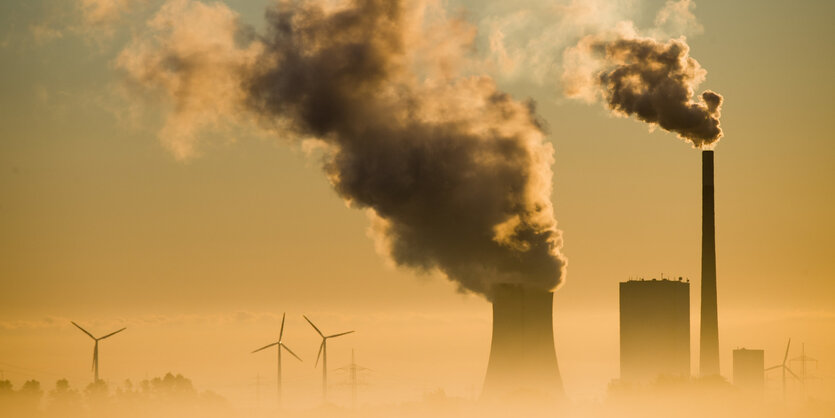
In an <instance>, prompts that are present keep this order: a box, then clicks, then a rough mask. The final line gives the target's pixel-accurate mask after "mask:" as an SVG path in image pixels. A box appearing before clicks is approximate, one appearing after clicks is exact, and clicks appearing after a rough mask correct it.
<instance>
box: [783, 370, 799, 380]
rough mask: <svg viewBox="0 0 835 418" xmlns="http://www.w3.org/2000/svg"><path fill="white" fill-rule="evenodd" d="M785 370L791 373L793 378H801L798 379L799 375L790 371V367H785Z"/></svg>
mask: <svg viewBox="0 0 835 418" xmlns="http://www.w3.org/2000/svg"><path fill="white" fill-rule="evenodd" d="M786 371H787V372H789V373H791V375H792V376H794V378H795V379H797V380H801V379H800V377H799V376H798V375H796V374H794V372H793V371H792V369H790V368H788V367H786Z"/></svg>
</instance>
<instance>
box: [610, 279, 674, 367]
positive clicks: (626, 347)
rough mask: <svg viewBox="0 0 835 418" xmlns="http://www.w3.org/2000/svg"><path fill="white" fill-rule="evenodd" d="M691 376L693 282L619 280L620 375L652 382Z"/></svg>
mask: <svg viewBox="0 0 835 418" xmlns="http://www.w3.org/2000/svg"><path fill="white" fill-rule="evenodd" d="M659 376H679V377H689V376H690V283H689V282H685V281H682V280H681V278H679V280H677V281H676V280H666V279H662V280H655V279H652V280H630V281H627V282H622V283H620V378H621V381H623V382H628V383H649V382H652V381H654V380H655V379H657V378H658V377H659Z"/></svg>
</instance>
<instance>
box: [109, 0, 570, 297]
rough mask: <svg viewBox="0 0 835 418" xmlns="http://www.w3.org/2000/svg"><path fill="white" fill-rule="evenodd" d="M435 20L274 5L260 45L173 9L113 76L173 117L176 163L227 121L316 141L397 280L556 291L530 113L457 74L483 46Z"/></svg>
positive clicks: (221, 14) (382, 2)
mask: <svg viewBox="0 0 835 418" xmlns="http://www.w3.org/2000/svg"><path fill="white" fill-rule="evenodd" d="M433 7H437V6H436V5H433V4H432V3H427V4H423V3H416V2H405V1H399V0H398V1H391V0H351V1H349V2H347V4H346V5H342V6H333V5H332V4H330V3H325V2H315V1H304V2H297V1H289V2H288V1H281V2H278V3H277V4H276V5H275V6H273V7H272V8H270V9H269V10H268V12H267V15H266V17H267V29H266V30H265V33H264V34H263V35H259V34H256V33H255V32H254V31H253V30H252V29H249V28H246V27H244V26H243V25H241V24H240V23H238V22H237V17H236V15H235V14H234V13H233V12H231V11H230V10H229V9H228V8H226V7H225V6H222V5H220V4H214V5H205V4H202V3H197V2H191V1H185V0H179V1H171V2H169V3H168V4H167V5H166V6H165V7H164V8H163V9H162V10H161V11H160V13H159V14H158V15H157V16H156V17H155V18H154V19H152V20H151V21H150V23H149V26H148V28H147V32H146V33H144V34H142V35H139V37H137V38H136V39H135V40H134V41H133V43H132V44H131V45H129V46H128V47H127V48H126V49H125V50H124V51H123V52H122V54H121V56H120V58H119V60H118V61H117V65H118V66H119V67H120V68H121V69H122V70H124V71H125V73H126V74H127V76H128V79H129V81H130V82H131V83H132V84H134V85H138V86H140V87H142V88H144V89H145V90H150V91H156V92H158V93H161V94H162V95H163V96H164V97H166V98H167V99H168V100H169V101H170V102H171V103H173V108H172V109H173V110H172V112H171V113H170V114H169V117H168V120H167V122H166V126H165V128H164V129H163V132H162V135H163V138H164V141H165V142H166V143H168V145H169V146H170V147H171V148H172V149H173V150H174V151H175V153H176V155H178V156H180V157H188V156H189V155H191V153H192V152H193V149H194V146H195V144H196V143H197V139H196V138H197V137H198V133H199V131H201V130H202V129H205V128H212V127H213V126H215V125H216V124H217V123H223V122H221V121H223V120H225V119H228V118H230V117H234V118H235V119H236V120H238V121H240V120H246V119H250V120H256V121H258V122H259V123H260V124H261V126H263V127H266V128H269V129H270V130H271V131H273V132H276V133H277V134H278V135H280V136H282V137H293V138H315V140H316V141H319V143H321V144H324V148H325V149H326V150H327V151H326V153H325V156H324V163H323V169H324V171H325V173H326V175H327V176H328V178H329V179H330V182H331V184H332V185H333V187H334V189H335V190H336V192H337V193H338V194H339V195H340V196H341V197H342V198H343V199H345V200H346V201H347V202H348V203H349V205H350V206H352V207H354V208H360V209H365V210H367V211H369V212H370V213H371V216H372V218H373V222H372V224H373V227H372V230H373V233H374V235H375V239H377V240H378V241H379V244H381V245H380V247H381V248H383V249H384V251H385V252H386V254H387V255H388V256H389V257H390V258H391V259H392V260H393V261H394V262H395V263H397V264H398V265H401V266H406V267H410V268H414V269H417V270H420V271H434V270H440V271H441V272H442V273H444V274H445V275H446V276H447V277H448V278H450V279H451V280H453V281H454V282H456V283H457V284H458V285H459V288H460V289H462V290H468V291H472V292H477V293H480V294H483V295H486V296H487V297H490V295H491V290H492V287H493V286H494V285H495V284H497V283H520V284H524V285H527V286H533V287H537V288H542V289H549V290H550V289H554V288H555V287H556V286H557V285H558V284H559V283H560V282H561V279H562V277H563V271H564V267H565V260H564V258H563V256H562V255H561V254H560V248H561V246H562V240H561V236H560V232H559V230H558V229H557V225H556V220H555V219H554V214H553V207H552V204H551V200H550V195H551V191H552V184H551V178H552V175H553V173H552V171H551V165H552V164H553V149H552V147H551V145H550V144H549V143H548V142H547V141H546V140H545V134H544V133H543V128H542V125H541V123H540V121H539V120H538V118H537V116H536V113H535V109H534V104H533V103H532V102H520V101H517V100H514V99H513V98H511V97H510V96H509V95H507V94H505V93H503V92H501V91H499V90H498V89H497V87H496V85H495V83H494V82H493V80H492V79H490V78H489V77H487V76H461V75H458V73H457V72H456V65H457V61H460V60H461V59H462V58H461V57H464V56H466V55H467V49H468V48H470V47H471V43H472V39H473V36H474V31H473V30H472V29H471V28H470V27H469V26H468V25H466V24H465V23H463V22H460V21H457V20H454V19H448V18H446V17H444V16H443V13H442V10H440V11H439V9H433ZM439 16H440V17H439ZM437 40H443V45H444V47H443V48H439V49H438V50H439V51H440V52H437V53H435V54H436V55H431V54H432V53H433V52H431V51H432V46H433V45H432V44H437V43H436V42H435V41H437ZM437 54H441V55H437ZM169 131H174V134H173V135H171V133H170V132H169Z"/></svg>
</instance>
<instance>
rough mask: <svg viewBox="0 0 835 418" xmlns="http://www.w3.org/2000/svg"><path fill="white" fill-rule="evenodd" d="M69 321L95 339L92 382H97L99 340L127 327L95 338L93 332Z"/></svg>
mask: <svg viewBox="0 0 835 418" xmlns="http://www.w3.org/2000/svg"><path fill="white" fill-rule="evenodd" d="M70 322H71V323H72V324H73V325H75V326H76V327H77V328H78V329H80V330H81V331H83V332H84V333H85V334H87V335H89V336H90V338H92V339H93V341H95V342H96V343H95V345H94V346H93V377H94V378H95V380H93V383H98V382H99V341H101V340H103V339H105V338H108V337H112V336H113V335H115V334H118V333H120V332H122V331H124V330H126V329H127V327H125V328H122V329H120V330H118V331H113V332H111V333H110V334H107V335H105V336H103V337H99V338H96V337H94V336H93V334H91V333H90V332H89V331H87V330H86V329H84V328H81V325H78V324H76V323H75V322H73V321H70Z"/></svg>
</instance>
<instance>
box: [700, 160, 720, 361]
mask: <svg viewBox="0 0 835 418" xmlns="http://www.w3.org/2000/svg"><path fill="white" fill-rule="evenodd" d="M701 309H702V311H701V330H700V338H699V372H700V374H701V375H702V376H711V375H718V374H719V320H718V314H717V306H716V226H715V220H714V215H713V151H711V150H707V151H702V307H701Z"/></svg>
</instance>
